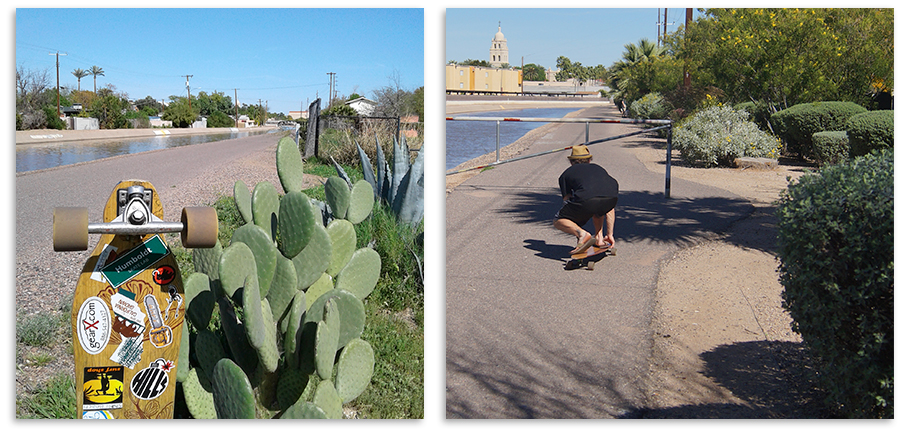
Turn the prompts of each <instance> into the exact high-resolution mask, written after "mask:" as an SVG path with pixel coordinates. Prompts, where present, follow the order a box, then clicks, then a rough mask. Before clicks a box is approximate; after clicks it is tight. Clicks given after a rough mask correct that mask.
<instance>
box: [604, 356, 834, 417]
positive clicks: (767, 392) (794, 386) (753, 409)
mask: <svg viewBox="0 0 900 437" xmlns="http://www.w3.org/2000/svg"><path fill="white" fill-rule="evenodd" d="M700 358H701V359H702V360H703V362H704V364H705V366H704V367H705V370H704V371H703V372H702V374H703V376H705V377H706V378H708V379H709V380H710V381H712V382H713V383H715V384H717V385H718V386H720V387H722V388H724V389H727V390H729V391H730V392H731V393H732V394H733V395H734V396H736V397H738V398H739V399H741V400H742V401H744V404H736V403H710V404H699V405H681V406H677V407H671V408H661V409H637V410H633V411H629V412H628V413H626V414H624V415H621V416H619V418H626V419H714V418H722V419H726V418H727V419H801V418H807V419H820V418H828V417H830V413H829V412H828V409H827V408H826V406H825V404H824V403H822V402H821V400H822V399H823V397H824V395H823V394H822V393H821V392H820V391H819V390H818V389H816V387H815V384H814V383H813V377H814V374H813V372H814V371H813V370H812V369H811V368H810V358H809V356H808V353H807V351H806V349H804V348H803V346H802V344H801V343H794V342H784V341H751V342H742V343H734V344H729V345H722V346H719V347H717V348H715V349H713V350H711V351H708V352H704V353H702V354H700ZM679 383H682V382H680V381H678V382H675V384H679Z"/></svg>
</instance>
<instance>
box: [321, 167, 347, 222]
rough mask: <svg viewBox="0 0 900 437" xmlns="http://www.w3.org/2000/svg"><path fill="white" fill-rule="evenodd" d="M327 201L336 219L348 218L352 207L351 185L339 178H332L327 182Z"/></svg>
mask: <svg viewBox="0 0 900 437" xmlns="http://www.w3.org/2000/svg"><path fill="white" fill-rule="evenodd" d="M325 201H326V202H327V203H328V206H330V207H331V213H332V214H333V215H334V217H335V218H338V219H345V218H347V209H348V208H349V207H350V185H348V184H347V181H345V180H344V179H343V178H341V177H339V176H331V177H329V178H328V179H326V180H325Z"/></svg>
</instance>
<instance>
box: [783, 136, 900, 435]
mask: <svg viewBox="0 0 900 437" xmlns="http://www.w3.org/2000/svg"><path fill="white" fill-rule="evenodd" d="M893 162H894V151H893V149H886V150H881V151H876V152H873V153H871V154H869V155H866V156H864V157H861V158H857V159H854V160H852V161H847V162H845V163H842V164H838V165H834V166H827V167H825V168H823V169H822V170H820V172H818V173H807V174H806V175H804V176H802V177H800V179H799V180H798V181H797V182H795V183H791V184H790V185H789V186H788V188H787V190H785V191H784V192H783V193H782V195H781V198H780V199H779V201H778V202H777V207H776V214H777V216H778V220H779V225H778V249H777V250H778V257H779V260H780V266H779V272H780V281H781V284H782V285H783V286H784V291H783V294H782V298H783V302H782V305H783V306H784V308H785V309H786V310H787V311H788V312H789V313H790V315H791V317H792V318H793V322H792V328H793V330H794V331H796V332H798V333H799V334H801V335H802V336H803V343H804V345H805V346H806V347H807V348H808V349H809V351H810V352H811V354H812V355H813V356H815V357H817V358H818V360H817V363H818V365H817V366H818V368H817V369H815V370H816V371H817V375H818V377H819V386H820V387H821V388H822V389H823V390H824V391H825V392H826V400H827V401H828V402H829V403H830V404H831V405H833V406H834V409H835V411H836V412H837V413H838V414H839V415H842V416H847V417H867V418H883V417H893V415H894V413H893V399H894V390H893V383H894V377H893V375H894V185H893V182H894V177H893V175H894V166H893Z"/></svg>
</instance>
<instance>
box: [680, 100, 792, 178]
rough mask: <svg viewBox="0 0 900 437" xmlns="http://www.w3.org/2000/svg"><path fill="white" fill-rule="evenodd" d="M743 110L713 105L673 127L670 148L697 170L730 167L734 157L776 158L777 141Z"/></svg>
mask: <svg viewBox="0 0 900 437" xmlns="http://www.w3.org/2000/svg"><path fill="white" fill-rule="evenodd" d="M748 117H749V116H748V114H747V112H745V111H737V110H735V109H734V108H732V107H730V106H727V105H725V106H712V107H709V108H706V109H703V110H701V111H699V112H697V113H696V114H694V115H692V116H690V117H688V118H687V119H685V120H684V122H682V123H681V124H680V125H678V126H676V127H675V130H674V132H673V134H672V146H673V147H674V148H676V149H678V150H680V151H681V159H683V160H684V161H685V162H686V163H687V164H689V165H694V166H699V167H715V166H726V165H728V166H730V165H733V164H734V160H735V158H741V157H753V158H762V157H765V158H777V157H778V150H779V142H778V139H777V138H775V137H774V136H772V135H770V134H768V133H766V132H763V131H762V130H760V129H759V127H757V126H756V124H755V123H753V122H752V121H750V120H749V119H748Z"/></svg>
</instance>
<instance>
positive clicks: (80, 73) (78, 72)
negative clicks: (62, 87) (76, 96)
mask: <svg viewBox="0 0 900 437" xmlns="http://www.w3.org/2000/svg"><path fill="white" fill-rule="evenodd" d="M90 74H91V73H88V72H87V71H84V70H82V69H80V68H76V69H75V71H73V72H72V75H74V76H75V77H77V78H78V91H81V79H82V78H84V77H87V76H88V75H90Z"/></svg>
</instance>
